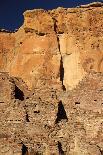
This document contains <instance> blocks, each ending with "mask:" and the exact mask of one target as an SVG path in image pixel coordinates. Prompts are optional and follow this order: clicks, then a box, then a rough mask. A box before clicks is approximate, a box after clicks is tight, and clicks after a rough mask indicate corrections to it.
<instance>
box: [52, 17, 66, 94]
mask: <svg viewBox="0 0 103 155" xmlns="http://www.w3.org/2000/svg"><path fill="white" fill-rule="evenodd" d="M53 21H54V31H55V33H56V36H57V43H58V49H59V52H60V55H61V60H60V81H61V82H62V89H63V90H64V91H66V88H65V86H64V84H63V80H64V67H63V58H62V54H61V50H60V40H59V36H58V33H57V21H56V19H55V18H53ZM61 34H63V33H62V32H61Z"/></svg>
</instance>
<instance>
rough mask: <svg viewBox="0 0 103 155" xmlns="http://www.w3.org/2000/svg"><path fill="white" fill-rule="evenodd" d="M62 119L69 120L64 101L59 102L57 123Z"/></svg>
mask: <svg viewBox="0 0 103 155" xmlns="http://www.w3.org/2000/svg"><path fill="white" fill-rule="evenodd" d="M62 119H65V120H68V118H67V115H66V111H65V109H64V106H63V104H62V101H60V102H59V104H58V113H57V118H56V121H55V123H59V122H60V121H61V120H62Z"/></svg>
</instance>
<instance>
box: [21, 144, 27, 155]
mask: <svg viewBox="0 0 103 155" xmlns="http://www.w3.org/2000/svg"><path fill="white" fill-rule="evenodd" d="M27 154H28V148H27V147H26V146H25V145H24V144H23V145H22V155H27Z"/></svg>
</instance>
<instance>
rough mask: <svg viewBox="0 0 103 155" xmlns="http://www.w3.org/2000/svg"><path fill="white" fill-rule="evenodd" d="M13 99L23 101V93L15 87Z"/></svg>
mask: <svg viewBox="0 0 103 155" xmlns="http://www.w3.org/2000/svg"><path fill="white" fill-rule="evenodd" d="M14 93H15V99H19V100H21V101H23V100H24V93H23V92H22V91H21V90H20V89H19V88H18V87H17V86H16V85H15V90H14Z"/></svg>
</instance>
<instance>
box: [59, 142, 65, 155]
mask: <svg viewBox="0 0 103 155" xmlns="http://www.w3.org/2000/svg"><path fill="white" fill-rule="evenodd" d="M58 150H59V155H64V151H63V149H62V144H61V143H60V142H59V141H58Z"/></svg>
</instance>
